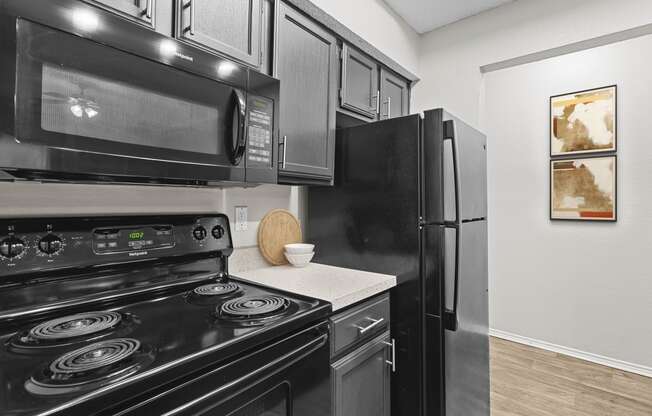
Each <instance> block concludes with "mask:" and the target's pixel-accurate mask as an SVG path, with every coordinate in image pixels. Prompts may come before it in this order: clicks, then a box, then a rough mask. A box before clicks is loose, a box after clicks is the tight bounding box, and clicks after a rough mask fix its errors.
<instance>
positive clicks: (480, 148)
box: [307, 109, 490, 416]
mask: <svg viewBox="0 0 652 416" xmlns="http://www.w3.org/2000/svg"><path fill="white" fill-rule="evenodd" d="M486 148H487V145H486V137H485V136H484V135H483V134H482V133H480V132H479V131H477V130H475V129H473V128H472V127H470V126H469V125H467V124H465V123H464V122H463V121H461V120H460V119H458V118H456V117H454V116H453V115H451V114H449V113H447V112H446V111H444V110H442V109H436V110H429V111H426V112H424V113H423V115H418V114H415V115H410V116H406V117H400V118H394V119H389V120H383V121H378V122H374V123H369V124H365V125H360V126H355V127H349V128H344V129H339V130H338V131H337V140H336V149H335V181H334V182H335V183H334V186H332V187H310V188H309V189H308V207H307V208H308V209H307V212H308V216H307V234H308V241H310V242H312V243H315V244H316V253H317V254H316V256H315V260H314V261H316V262H317V263H323V264H330V265H335V266H341V267H351V268H356V269H362V270H368V271H374V272H378V273H387V274H394V275H396V276H397V286H396V287H395V288H394V289H392V291H391V320H392V322H391V329H392V336H393V337H394V338H395V341H396V362H397V367H396V372H395V373H394V375H393V377H392V415H393V416H417V415H423V416H440V415H441V416H488V415H489V412H490V410H489V338H488V297H487V296H488V293H487V292H488V281H487V174H486V171H487V168H486Z"/></svg>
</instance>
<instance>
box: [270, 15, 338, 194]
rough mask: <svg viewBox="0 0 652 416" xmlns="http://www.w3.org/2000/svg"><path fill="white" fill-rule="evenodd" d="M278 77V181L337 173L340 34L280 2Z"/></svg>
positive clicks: (327, 177) (313, 178) (323, 177)
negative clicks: (335, 33) (336, 145)
mask: <svg viewBox="0 0 652 416" xmlns="http://www.w3.org/2000/svg"><path fill="white" fill-rule="evenodd" d="M275 55H276V71H275V74H276V77H277V78H279V79H280V80H281V91H280V96H281V105H280V111H281V113H280V137H281V147H280V153H279V155H280V156H279V161H280V166H279V181H281V182H285V183H315V182H317V183H324V182H330V181H331V180H332V178H333V164H334V156H335V106H336V99H337V86H336V81H337V77H336V72H337V69H338V67H337V66H338V59H337V44H336V39H335V37H334V36H333V35H332V34H330V33H329V32H328V31H326V30H324V29H322V28H321V27H320V26H319V25H317V24H316V23H315V22H314V21H312V20H311V19H309V18H307V17H306V16H304V15H303V14H301V13H299V12H298V11H296V10H295V9H293V8H292V7H290V6H288V5H287V4H285V3H283V2H281V4H280V9H279V17H278V34H277V49H276V54H275Z"/></svg>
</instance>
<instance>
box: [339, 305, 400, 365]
mask: <svg viewBox="0 0 652 416" xmlns="http://www.w3.org/2000/svg"><path fill="white" fill-rule="evenodd" d="M389 312H390V309H389V295H387V294H384V295H382V296H380V297H377V298H373V299H371V300H369V301H367V302H365V303H363V304H361V305H358V306H355V307H353V308H352V309H350V310H347V311H344V312H342V313H340V314H337V315H334V316H333V317H331V326H332V331H331V333H332V341H331V356H332V357H334V356H336V355H337V354H338V353H340V352H342V351H344V349H346V348H347V347H349V346H352V345H354V344H357V343H360V342H362V341H364V340H367V339H371V338H373V337H374V336H376V335H377V334H379V333H381V332H383V331H385V330H386V329H387V328H389V321H390V315H389Z"/></svg>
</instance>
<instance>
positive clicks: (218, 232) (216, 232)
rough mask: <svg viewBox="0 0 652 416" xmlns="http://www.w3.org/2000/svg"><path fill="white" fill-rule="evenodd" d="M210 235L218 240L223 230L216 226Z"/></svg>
mask: <svg viewBox="0 0 652 416" xmlns="http://www.w3.org/2000/svg"><path fill="white" fill-rule="evenodd" d="M211 234H212V235H213V238H215V239H217V240H219V239H220V238H222V236H223V235H224V228H222V226H221V225H216V226H215V227H213V229H212V230H211Z"/></svg>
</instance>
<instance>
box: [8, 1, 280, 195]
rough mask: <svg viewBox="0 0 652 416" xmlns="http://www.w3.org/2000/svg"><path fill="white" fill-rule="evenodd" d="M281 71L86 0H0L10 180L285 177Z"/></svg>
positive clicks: (193, 181)
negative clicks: (199, 45) (265, 70)
mask: <svg viewBox="0 0 652 416" xmlns="http://www.w3.org/2000/svg"><path fill="white" fill-rule="evenodd" d="M278 100H279V81H278V80H276V79H274V78H272V77H269V76H266V75H264V74H261V73H258V72H256V71H254V70H249V69H248V68H247V67H245V66H242V65H240V64H238V63H235V62H232V61H230V60H227V59H223V58H221V57H218V56H214V55H211V54H209V53H206V52H203V51H201V50H199V49H196V48H193V47H192V46H189V45H186V44H184V43H183V42H179V41H177V40H175V39H173V38H171V37H167V36H164V35H161V34H159V33H156V32H154V31H152V30H150V29H147V28H145V27H140V26H139V25H137V24H133V23H131V22H129V21H127V20H125V19H122V18H120V17H119V16H116V15H113V14H112V13H110V12H107V11H103V10H101V9H99V8H96V7H94V6H92V5H88V4H85V3H83V2H80V1H77V0H48V1H42V0H2V1H1V2H0V170H1V171H3V173H2V176H3V177H4V178H8V179H11V178H21V179H39V180H61V181H92V182H104V181H108V182H135V183H162V184H188V185H221V184H225V183H230V182H231V183H234V182H235V183H245V182H246V183H276V180H277V179H276V178H277V164H276V160H277V147H276V142H277V131H278V108H279V102H278Z"/></svg>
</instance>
